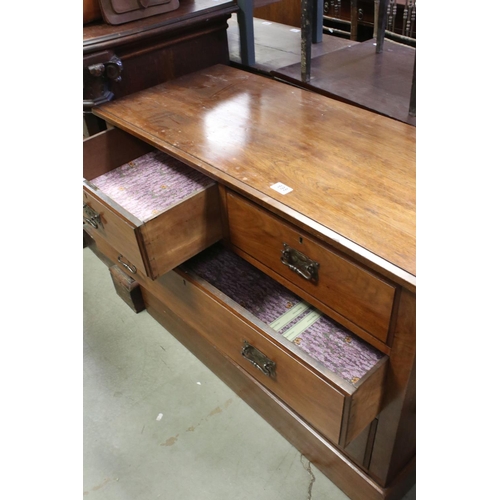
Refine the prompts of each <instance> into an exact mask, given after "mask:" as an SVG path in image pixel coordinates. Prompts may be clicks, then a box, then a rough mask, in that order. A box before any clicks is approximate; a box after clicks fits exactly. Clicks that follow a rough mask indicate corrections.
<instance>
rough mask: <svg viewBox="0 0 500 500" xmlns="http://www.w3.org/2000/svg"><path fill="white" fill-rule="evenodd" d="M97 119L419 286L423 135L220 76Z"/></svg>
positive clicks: (278, 88) (220, 72)
mask: <svg viewBox="0 0 500 500" xmlns="http://www.w3.org/2000/svg"><path fill="white" fill-rule="evenodd" d="M94 113H95V114H97V115H98V116H100V117H101V118H103V119H105V120H106V121H108V122H109V123H111V124H114V125H116V126H118V127H120V128H122V129H123V130H126V131H128V132H130V133H132V134H133V135H136V136H137V137H140V138H142V139H144V140H145V141H146V142H149V143H150V144H153V145H154V146H156V147H157V148H159V149H161V150H163V151H167V152H169V153H171V154H172V155H173V156H175V157H177V158H180V159H182V160H184V161H185V162H187V163H188V164H190V165H191V166H193V167H194V168H197V169H199V170H202V171H204V172H205V173H206V174H208V175H210V176H211V177H213V178H214V179H216V180H218V181H219V182H221V183H223V184H225V185H227V186H230V187H231V188H232V189H235V190H236V191H239V192H241V193H243V194H245V195H246V196H247V197H249V198H250V199H252V200H254V201H256V202H257V203H259V204H261V205H262V206H265V207H266V208H268V209H270V210H272V211H273V212H275V213H279V214H280V215H282V216H283V217H285V218H286V219H288V220H291V221H292V222H294V223H295V224H297V225H298V226H299V227H302V228H305V229H307V230H308V231H309V232H311V233H312V234H315V235H316V236H318V237H319V238H321V239H322V240H324V241H326V242H328V243H330V244H332V245H333V246H335V247H336V248H341V249H342V250H344V251H345V252H346V253H348V254H350V255H355V256H356V258H358V259H359V260H361V261H362V262H365V263H366V264H368V265H370V266H371V267H372V268H373V269H375V270H378V271H379V272H381V273H382V274H384V275H388V276H390V277H391V278H393V279H395V280H396V281H398V282H400V283H401V284H403V285H404V286H406V287H408V288H409V289H414V288H415V287H416V262H415V261H416V257H415V202H416V201H415V159H416V158H415V140H416V131H415V127H412V126H410V125H407V124H405V123H401V122H398V121H395V120H391V119H389V118H386V117H383V116H381V115H377V114H375V113H371V112H369V111H366V110H363V109H359V108H356V107H354V106H350V105H348V104H345V103H341V102H338V101H335V100H332V99H328V98H326V97H324V96H321V95H318V94H314V93H312V92H308V91H305V90H301V89H298V88H295V87H292V86H289V85H286V84H283V83H280V82H276V81H273V80H270V79H268V78H264V77H262V76H259V75H255V74H251V73H248V72H245V71H242V70H238V69H236V68H231V67H229V66H223V65H218V66H214V67H212V68H209V69H207V70H202V71H199V72H196V73H192V74H189V75H187V76H184V77H182V78H179V79H177V80H173V81H170V82H166V83H163V84H160V85H158V86H156V87H152V88H149V89H146V90H144V91H141V92H138V93H137V94H134V95H130V96H127V97H124V98H122V99H119V100H117V101H112V102H110V103H107V104H105V105H103V106H102V107H100V108H94ZM278 182H280V183H283V184H285V185H286V186H289V187H290V188H292V189H293V191H291V192H290V193H288V194H280V193H278V192H277V191H275V190H274V189H272V188H271V186H273V185H274V184H276V183H278Z"/></svg>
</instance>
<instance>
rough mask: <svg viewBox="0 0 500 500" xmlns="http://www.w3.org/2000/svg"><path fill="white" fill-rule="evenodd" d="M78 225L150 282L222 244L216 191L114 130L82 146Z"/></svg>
mask: <svg viewBox="0 0 500 500" xmlns="http://www.w3.org/2000/svg"><path fill="white" fill-rule="evenodd" d="M83 174H84V181H83V221H84V224H85V225H86V229H87V230H88V231H89V233H90V234H91V235H93V234H95V233H96V232H97V233H98V234H99V236H101V237H103V238H104V239H105V240H106V241H107V242H108V243H109V244H110V245H111V246H112V247H114V248H115V249H116V250H117V251H118V252H119V253H120V255H119V262H120V264H121V265H122V266H123V267H124V268H125V269H126V270H127V271H128V272H129V273H132V274H134V273H135V272H136V271H137V270H140V271H141V272H142V273H143V274H145V275H147V276H149V277H150V278H151V279H155V278H157V277H158V276H161V275H162V274H164V273H166V272H167V271H169V270H171V269H173V268H174V267H175V266H177V265H179V264H181V263H182V262H184V261H185V260H187V259H189V258H190V257H192V256H193V255H195V254H197V253H198V252H200V251H201V250H203V249H205V248H207V247H208V246H210V245H212V244H213V243H215V242H216V241H218V240H219V239H220V238H221V235H222V232H221V222H220V204H219V194H218V188H217V184H216V183H215V182H214V181H213V180H212V179H210V178H208V177H206V176H205V175H203V174H202V173H200V172H198V171H196V170H194V169H192V168H190V167H188V166H186V165H184V164H183V163H182V162H180V161H178V160H176V159H175V158H172V157H171V156H169V155H167V154H165V153H163V152H161V151H158V150H155V149H154V148H153V147H151V146H149V145H148V144H146V143H144V142H142V141H140V140H139V139H136V138H135V137H133V136H131V135H129V134H127V133H125V132H123V131H121V130H119V129H115V128H113V129H110V130H106V131H105V132H102V133H100V134H97V135H94V136H92V137H90V138H88V139H86V140H85V141H84V142H83Z"/></svg>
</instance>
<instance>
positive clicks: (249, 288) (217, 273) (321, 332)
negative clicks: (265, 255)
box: [182, 244, 385, 388]
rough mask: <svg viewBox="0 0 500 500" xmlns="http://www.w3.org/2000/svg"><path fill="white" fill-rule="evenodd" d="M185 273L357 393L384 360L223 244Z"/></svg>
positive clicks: (192, 263)
mask: <svg viewBox="0 0 500 500" xmlns="http://www.w3.org/2000/svg"><path fill="white" fill-rule="evenodd" d="M182 268H183V270H186V271H187V272H190V273H194V274H196V275H197V276H199V277H201V278H203V279H204V280H205V281H207V282H208V283H210V284H211V285H212V286H214V287H215V288H217V289H218V290H220V291H221V292H222V293H224V294H225V295H226V296H228V297H229V298H230V299H232V300H233V301H235V302H236V303H237V304H239V305H240V306H241V307H243V308H244V309H245V310H246V311H248V312H249V313H250V314H251V316H253V318H254V319H255V323H256V324H259V322H262V323H264V324H265V325H267V326H269V327H270V328H272V329H273V330H274V331H275V332H276V333H277V334H279V335H281V337H282V338H284V339H286V341H288V342H290V344H292V343H293V344H295V345H296V346H297V347H298V348H299V349H300V350H301V351H302V352H303V353H305V354H306V355H308V356H310V357H311V358H312V359H314V360H315V361H317V362H318V363H319V364H320V365H322V366H323V367H325V368H327V369H328V370H329V371H331V372H332V373H333V374H334V376H335V377H339V378H340V379H342V380H343V381H344V383H347V384H350V385H351V386H353V388H354V387H356V386H357V384H358V382H359V381H360V380H362V379H363V377H365V376H366V375H367V374H368V373H369V372H370V371H371V370H372V369H373V368H374V367H375V366H376V365H377V364H378V363H379V362H380V360H381V359H382V358H384V357H385V355H384V354H383V353H381V352H380V351H378V350H377V349H375V348H374V347H372V346H371V345H370V344H368V343H366V342H365V341H363V340H362V339H360V338H358V337H357V336H356V335H354V334H353V333H352V332H350V331H349V330H347V329H346V328H344V327H343V326H341V325H339V324H338V323H336V322H335V321H334V320H332V319H331V318H329V317H327V316H326V315H324V314H322V313H321V312H319V311H318V310H316V309H315V308H314V307H312V306H310V305H309V304H307V303H306V302H304V301H303V300H302V299H301V298H300V297H298V296H297V295H295V294H293V293H292V292H290V291H289V290H288V289H286V288H285V287H284V286H282V285H281V284H279V283H277V282H276V281H274V280H273V279H272V278H270V277H269V276H267V275H266V274H264V273H263V272H261V271H260V270H258V269H256V268H255V267H254V266H252V265H251V264H249V263H248V262H247V261H245V260H243V259H242V258H241V257H239V256H237V255H236V254H234V253H233V252H231V251H229V250H226V249H225V248H224V247H223V246H222V245H221V244H216V245H213V246H212V247H210V248H208V249H207V250H205V251H203V252H201V253H200V254H198V255H196V256H195V257H193V258H192V259H190V260H189V261H188V262H186V263H185V264H184V265H183V266H182ZM285 345H286V344H285Z"/></svg>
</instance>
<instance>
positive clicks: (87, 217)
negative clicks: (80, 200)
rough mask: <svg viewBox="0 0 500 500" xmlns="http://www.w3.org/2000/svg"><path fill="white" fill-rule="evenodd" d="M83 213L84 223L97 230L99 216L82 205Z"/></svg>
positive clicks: (99, 221)
mask: <svg viewBox="0 0 500 500" xmlns="http://www.w3.org/2000/svg"><path fill="white" fill-rule="evenodd" d="M83 213H84V217H83V219H84V221H85V222H86V223H87V224H89V225H90V226H92V227H93V228H94V229H97V228H98V226H99V224H101V217H100V215H99V214H98V213H97V212H96V211H95V210H94V209H93V208H91V207H89V206H88V205H85V204H84V205H83Z"/></svg>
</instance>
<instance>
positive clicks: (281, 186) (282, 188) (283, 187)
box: [271, 182, 293, 194]
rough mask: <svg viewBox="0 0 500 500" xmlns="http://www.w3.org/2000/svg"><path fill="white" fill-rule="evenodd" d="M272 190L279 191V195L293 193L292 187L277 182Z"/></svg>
mask: <svg viewBox="0 0 500 500" xmlns="http://www.w3.org/2000/svg"><path fill="white" fill-rule="evenodd" d="M271 189H274V190H275V191H278V193H281V194H288V193H291V192H292V191H293V189H292V188H291V187H288V186H287V185H286V184H283V183H282V182H277V183H276V184H273V185H272V186H271Z"/></svg>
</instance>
